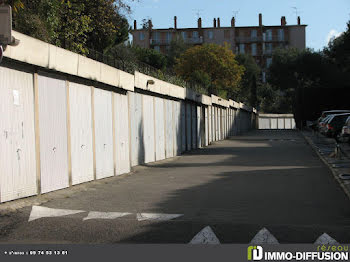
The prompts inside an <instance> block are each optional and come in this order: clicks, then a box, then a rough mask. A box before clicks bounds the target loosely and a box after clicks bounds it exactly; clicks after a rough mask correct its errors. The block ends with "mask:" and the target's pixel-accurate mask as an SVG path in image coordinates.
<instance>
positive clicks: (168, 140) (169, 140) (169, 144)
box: [164, 99, 174, 158]
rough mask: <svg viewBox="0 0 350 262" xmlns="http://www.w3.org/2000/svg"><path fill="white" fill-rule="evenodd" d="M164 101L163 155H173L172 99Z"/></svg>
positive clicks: (167, 156)
mask: <svg viewBox="0 0 350 262" xmlns="http://www.w3.org/2000/svg"><path fill="white" fill-rule="evenodd" d="M164 102H165V121H166V124H165V157H166V158H170V157H173V156H174V117H173V101H171V100H167V99H166V100H164Z"/></svg>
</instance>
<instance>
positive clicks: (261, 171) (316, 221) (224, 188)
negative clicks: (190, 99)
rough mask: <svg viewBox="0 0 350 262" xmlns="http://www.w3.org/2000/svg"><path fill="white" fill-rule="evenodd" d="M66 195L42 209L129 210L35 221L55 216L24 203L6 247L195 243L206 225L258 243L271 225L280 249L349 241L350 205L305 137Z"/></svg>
mask: <svg viewBox="0 0 350 262" xmlns="http://www.w3.org/2000/svg"><path fill="white" fill-rule="evenodd" d="M65 194H66V195H65V197H61V198H59V199H54V200H51V201H49V202H47V203H44V204H43V205H42V207H47V208H52V209H65V210H67V209H68V210H82V211H99V212H121V213H124V214H119V213H118V214H116V213H113V214H110V213H95V215H97V216H107V215H109V216H112V215H115V216H120V217H119V218H114V219H101V218H97V219H89V220H83V219H84V218H86V217H87V216H88V213H87V212H81V213H77V214H73V215H66V216H60V217H41V218H38V219H35V220H32V221H30V222H28V219H29V216H30V213H31V211H32V212H34V211H35V212H36V213H35V212H34V213H35V214H34V213H32V218H35V217H34V216H35V215H40V214H39V213H40V212H44V213H45V212H47V211H48V210H39V209H35V208H34V209H32V207H25V208H23V209H20V210H18V211H17V212H16V213H13V214H9V215H5V216H2V217H1V221H2V222H1V223H0V227H1V228H0V230H1V234H0V242H15V243H22V242H24V243H71V242H75V243H188V242H189V241H190V240H191V239H192V238H193V237H194V236H195V235H196V234H197V233H198V232H199V231H201V230H202V229H203V228H204V227H206V226H210V227H211V228H212V230H213V231H214V232H215V234H216V236H217V238H218V239H219V240H220V242H221V243H249V242H250V241H251V240H252V238H253V237H254V236H255V234H256V233H257V232H258V231H259V230H260V229H262V228H263V227H265V228H267V229H268V230H269V231H270V232H271V233H272V234H273V235H274V236H275V237H276V239H277V240H278V241H279V242H280V243H313V242H314V241H315V240H316V239H317V238H318V237H319V236H320V235H321V234H322V233H324V232H326V233H328V234H329V235H330V236H332V237H333V238H335V239H336V240H337V241H338V242H340V243H349V242H350V205H349V204H350V202H349V199H348V198H347V197H346V195H345V194H344V193H343V191H342V189H341V188H340V187H339V186H338V184H337V183H336V181H335V180H334V179H333V177H332V174H331V173H330V171H329V170H328V169H327V168H326V167H325V166H324V164H323V163H322V162H321V161H320V160H319V159H318V157H317V155H316V154H315V153H314V152H313V151H312V149H311V148H310V147H309V146H308V145H307V144H306V142H305V141H304V139H303V137H302V136H301V135H300V134H299V133H298V132H296V131H295V132H294V131H255V132H251V133H248V134H247V135H245V136H240V137H235V138H233V139H231V140H226V141H221V142H217V143H214V144H213V145H212V146H209V147H208V148H205V149H200V150H196V151H193V152H191V153H188V154H186V155H184V156H182V157H178V158H176V159H172V160H167V161H164V162H163V163H157V164H153V165H149V166H146V167H138V168H136V170H135V171H134V173H133V174H130V175H124V176H121V177H118V178H111V179H106V180H105V183H99V184H93V185H89V186H87V188H86V189H85V190H83V191H81V192H74V193H70V191H69V190H67V193H65ZM39 211H40V212H39ZM38 212H39V213H38ZM49 212H61V211H57V210H56V211H55V210H49ZM125 213H129V214H125ZM137 213H143V214H141V215H140V214H139V220H140V221H139V220H138V219H137ZM144 213H147V214H144ZM149 214H152V215H149ZM155 214H160V215H159V216H160V218H164V214H178V215H179V216H178V217H174V218H173V219H170V220H164V221H161V220H154V219H152V218H155V217H156V218H158V219H159V217H157V215H155ZM89 215H93V214H92V213H90V214H89ZM147 218H148V219H147Z"/></svg>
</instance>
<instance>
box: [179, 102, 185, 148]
mask: <svg viewBox="0 0 350 262" xmlns="http://www.w3.org/2000/svg"><path fill="white" fill-rule="evenodd" d="M180 103H181V107H180V110H181V113H180V114H181V152H185V151H186V103H185V102H184V101H181V102H180Z"/></svg>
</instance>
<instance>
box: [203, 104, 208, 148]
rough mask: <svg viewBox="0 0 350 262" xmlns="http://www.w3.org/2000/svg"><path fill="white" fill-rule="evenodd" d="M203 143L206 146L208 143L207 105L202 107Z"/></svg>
mask: <svg viewBox="0 0 350 262" xmlns="http://www.w3.org/2000/svg"><path fill="white" fill-rule="evenodd" d="M204 139H205V141H204V145H205V146H208V144H209V116H208V107H207V106H206V107H204Z"/></svg>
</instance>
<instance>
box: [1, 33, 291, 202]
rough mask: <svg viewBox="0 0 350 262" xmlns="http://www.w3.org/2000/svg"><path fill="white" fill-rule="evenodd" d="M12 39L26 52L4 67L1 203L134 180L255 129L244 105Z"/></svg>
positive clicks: (10, 52)
mask: <svg viewBox="0 0 350 262" xmlns="http://www.w3.org/2000/svg"><path fill="white" fill-rule="evenodd" d="M14 35H15V37H16V38H18V39H20V40H21V44H20V45H19V46H18V48H17V47H8V49H7V50H6V52H5V58H4V61H3V63H2V64H1V65H0V94H1V96H0V113H1V115H3V116H5V117H4V119H3V121H0V128H1V130H0V133H1V134H3V135H2V136H1V138H0V141H1V144H0V145H1V146H0V155H7V156H9V158H10V159H11V161H4V158H0V170H1V171H0V172H1V176H0V189H1V190H0V192H1V194H0V202H5V201H9V200H13V199H18V198H22V197H27V196H31V195H35V194H42V193H47V192H50V191H54V190H58V189H62V188H66V187H70V186H74V185H75V184H79V183H85V182H89V181H92V180H96V179H103V178H106V177H111V176H114V175H121V174H124V173H128V172H130V170H131V167H132V166H136V165H142V164H144V163H150V162H154V161H159V160H163V159H166V158H171V157H174V156H177V155H180V154H181V153H183V152H185V151H189V150H192V149H198V148H202V147H205V146H207V145H209V144H210V143H213V142H214V141H219V140H223V139H225V138H227V137H228V136H230V135H235V134H236V133H235V132H234V131H232V130H235V127H236V126H237V127H238V126H242V127H244V128H242V130H241V131H240V132H243V131H247V130H248V129H250V128H251V127H252V126H251V124H249V123H251V121H252V120H251V119H252V114H253V115H254V114H255V113H256V111H255V112H252V111H250V110H251V109H250V108H249V107H246V106H244V105H243V104H240V103H237V102H234V101H232V100H230V101H229V100H225V99H222V98H220V97H217V96H213V95H212V96H206V95H203V94H198V93H196V92H194V91H193V90H190V89H185V88H182V87H180V86H176V85H173V84H170V83H167V82H164V81H162V80H159V79H155V78H153V77H150V76H147V75H144V74H141V73H139V72H135V74H134V75H131V74H128V73H126V72H123V71H120V70H118V69H115V68H112V67H108V66H106V65H104V64H102V63H99V62H97V61H93V60H91V59H87V58H85V57H82V56H80V55H78V54H74V53H72V52H69V51H67V50H64V49H62V48H58V47H55V46H52V45H49V44H47V43H44V42H42V41H39V40H36V39H34V38H30V37H28V36H25V35H22V34H19V33H15V34H14ZM38 48H40V49H41V50H44V51H43V52H40V54H37V52H36V50H37V49H38ZM33 54H37V55H33ZM18 62H21V63H18ZM148 80H153V82H154V84H152V85H148V84H147V82H148ZM235 107H236V108H239V109H236V108H235ZM235 110H238V111H240V112H241V116H240V117H239V118H238V117H236V116H233V115H232V114H234V112H235ZM289 125H293V123H289ZM285 126H288V125H285ZM19 167H20V169H19ZM9 170H10V171H11V172H8V171H9Z"/></svg>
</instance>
